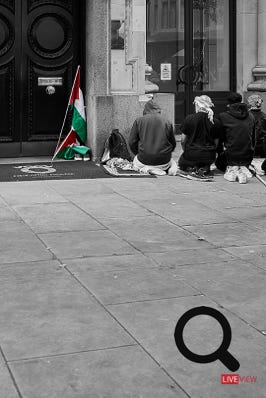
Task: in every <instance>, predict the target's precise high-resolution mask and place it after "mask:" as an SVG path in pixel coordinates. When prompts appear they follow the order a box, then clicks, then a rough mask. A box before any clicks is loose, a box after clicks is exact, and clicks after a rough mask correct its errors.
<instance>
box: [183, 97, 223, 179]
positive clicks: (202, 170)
mask: <svg viewBox="0 0 266 398" xmlns="http://www.w3.org/2000/svg"><path fill="white" fill-rule="evenodd" d="M194 105H195V113H194V114H191V115H188V116H187V117H186V118H185V120H184V122H183V123H182V125H181V127H180V130H181V133H182V135H181V145H182V148H183V153H182V154H181V156H180V158H179V161H178V165H179V168H180V169H181V170H183V171H185V172H188V173H192V174H194V175H195V176H197V177H207V176H211V175H212V173H211V170H210V166H211V164H212V163H213V162H214V161H215V158H216V145H217V143H218V139H219V136H220V128H221V127H220V123H219V121H218V120H217V119H216V118H215V117H214V114H213V110H212V109H211V108H212V107H213V106H214V104H213V102H212V100H211V98H210V97H208V96H207V95H201V96H198V97H195V100H194Z"/></svg>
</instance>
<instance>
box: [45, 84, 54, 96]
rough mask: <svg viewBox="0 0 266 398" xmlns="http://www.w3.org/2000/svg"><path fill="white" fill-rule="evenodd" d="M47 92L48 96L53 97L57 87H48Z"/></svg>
mask: <svg viewBox="0 0 266 398" xmlns="http://www.w3.org/2000/svg"><path fill="white" fill-rule="evenodd" d="M45 91H46V94H48V95H53V94H54V93H55V87H54V86H47V87H46V89H45Z"/></svg>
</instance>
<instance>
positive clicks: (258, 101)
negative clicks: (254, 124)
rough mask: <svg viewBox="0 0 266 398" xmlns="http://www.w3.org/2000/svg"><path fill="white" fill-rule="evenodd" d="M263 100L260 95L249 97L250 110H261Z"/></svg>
mask: <svg viewBox="0 0 266 398" xmlns="http://www.w3.org/2000/svg"><path fill="white" fill-rule="evenodd" d="M262 102H263V99H262V98H261V96H260V95H258V94H253V95H250V96H249V97H248V106H249V109H256V110H258V109H260V108H261V106H262Z"/></svg>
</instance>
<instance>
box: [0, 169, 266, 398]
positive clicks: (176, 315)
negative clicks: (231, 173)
mask: <svg viewBox="0 0 266 398" xmlns="http://www.w3.org/2000/svg"><path fill="white" fill-rule="evenodd" d="M264 179H265V177H264ZM265 199H266V187H265V186H263V185H262V184H261V183H260V182H258V181H257V180H256V179H255V178H253V179H252V180H251V181H249V183H248V184H245V185H244V184H243V185H240V184H238V183H229V182H227V181H225V180H224V179H223V176H222V175H217V176H215V178H214V181H213V182H197V181H196V182H195V181H188V180H186V179H184V178H181V177H168V176H165V177H157V178H149V179H148V178H142V179H137V178H127V179H126V178H124V179H119V178H108V179H99V180H63V181H34V182H7V183H0V226H1V228H0V247H1V250H0V263H1V265H0V267H1V289H0V299H1V306H0V324H1V328H0V347H1V352H0V390H1V392H0V397H1V398H185V397H191V398H209V397H210V398H213V397H215V398H220V397H221V398H227V397H228V398H235V397H237V398H263V397H266V376H265V373H266V354H265V352H266V349H265V348H266V306H265V303H266V290H265V286H266V284H265V280H266V261H265V259H266V223H265V216H266V200H265ZM199 306H200V307H202V306H203V307H211V308H212V309H215V310H218V311H219V313H221V314H222V315H224V317H225V318H226V319H227V321H228V322H229V324H230V326H231V331H232V341H231V344H230V347H229V348H228V351H229V352H230V354H231V355H232V356H233V357H235V358H236V360H237V361H238V362H239V363H240V368H239V369H238V370H237V371H232V370H230V369H228V367H227V366H226V365H228V363H230V359H231V357H230V356H229V354H226V353H225V354H224V355H222V357H221V354H220V352H219V353H218V354H217V356H219V357H220V359H221V360H220V359H217V360H215V361H214V362H211V363H210V362H208V363H195V362H193V361H190V360H189V359H187V358H185V357H184V356H183V355H182V354H181V352H180V351H179V350H178V348H177V347H176V344H175V339H174V333H175V328H176V324H177V321H178V320H179V319H180V317H181V316H182V315H183V314H185V313H186V312H187V311H188V310H191V309H193V308H195V307H199ZM228 333H229V336H228ZM183 337H184V341H185V344H186V345H187V347H188V348H189V350H190V351H192V352H194V353H196V354H198V355H201V356H206V355H208V354H210V353H212V352H215V351H217V349H218V348H219V347H220V345H221V342H222V341H223V337H225V338H229V340H230V330H229V332H228V329H226V330H225V336H224V335H223V329H222V327H221V325H220V323H219V322H218V321H217V320H216V319H214V318H213V317H211V316H208V315H200V316H196V317H194V318H192V319H190V320H188V323H187V325H186V326H185V328H184V333H183ZM228 343H229V341H228ZM225 350H226V348H225ZM212 359H215V358H212ZM223 362H224V363H223ZM228 366H229V365H228ZM232 373H233V374H238V375H239V376H238V379H237V380H238V384H237V385H225V384H222V381H223V382H230V381H231V382H232V381H234V380H235V379H233V378H232V377H231V374H232ZM223 374H230V376H229V377H228V376H223V379H221V377H222V375H223ZM230 377H231V378H230ZM251 377H252V379H251ZM253 377H254V378H253Z"/></svg>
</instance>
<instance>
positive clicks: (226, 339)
mask: <svg viewBox="0 0 266 398" xmlns="http://www.w3.org/2000/svg"><path fill="white" fill-rule="evenodd" d="M198 315H209V316H210V317H213V318H215V319H216V320H217V321H218V322H219V323H220V325H221V327H222V329H223V341H222V344H221V345H220V347H219V348H218V349H217V350H216V351H214V352H213V353H211V354H209V355H198V354H195V353H194V352H192V351H190V350H189V349H188V348H187V346H186V345H185V343H184V338H183V331H184V328H185V326H186V324H187V323H188V321H190V319H192V318H194V317H195V316H198ZM231 339H232V331H231V326H230V324H229V322H228V320H227V319H226V318H225V316H224V315H223V314H222V313H221V312H220V311H218V310H215V309H214V308H211V307H204V306H202V307H195V308H192V309H191V310H189V311H187V312H186V313H185V314H184V315H182V316H181V318H180V319H179V320H178V322H177V324H176V328H175V343H176V346H177V348H178V349H179V351H180V352H181V354H182V355H183V356H184V357H185V358H187V359H189V360H190V361H192V362H197V363H209V362H214V361H216V360H217V359H219V360H220V361H221V362H222V363H223V364H224V365H225V366H226V367H227V368H228V369H229V370H231V372H235V371H236V370H238V369H239V367H240V363H239V362H238V361H237V359H236V358H235V357H233V355H232V354H230V352H229V351H227V350H228V348H229V346H230V343H231Z"/></svg>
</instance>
